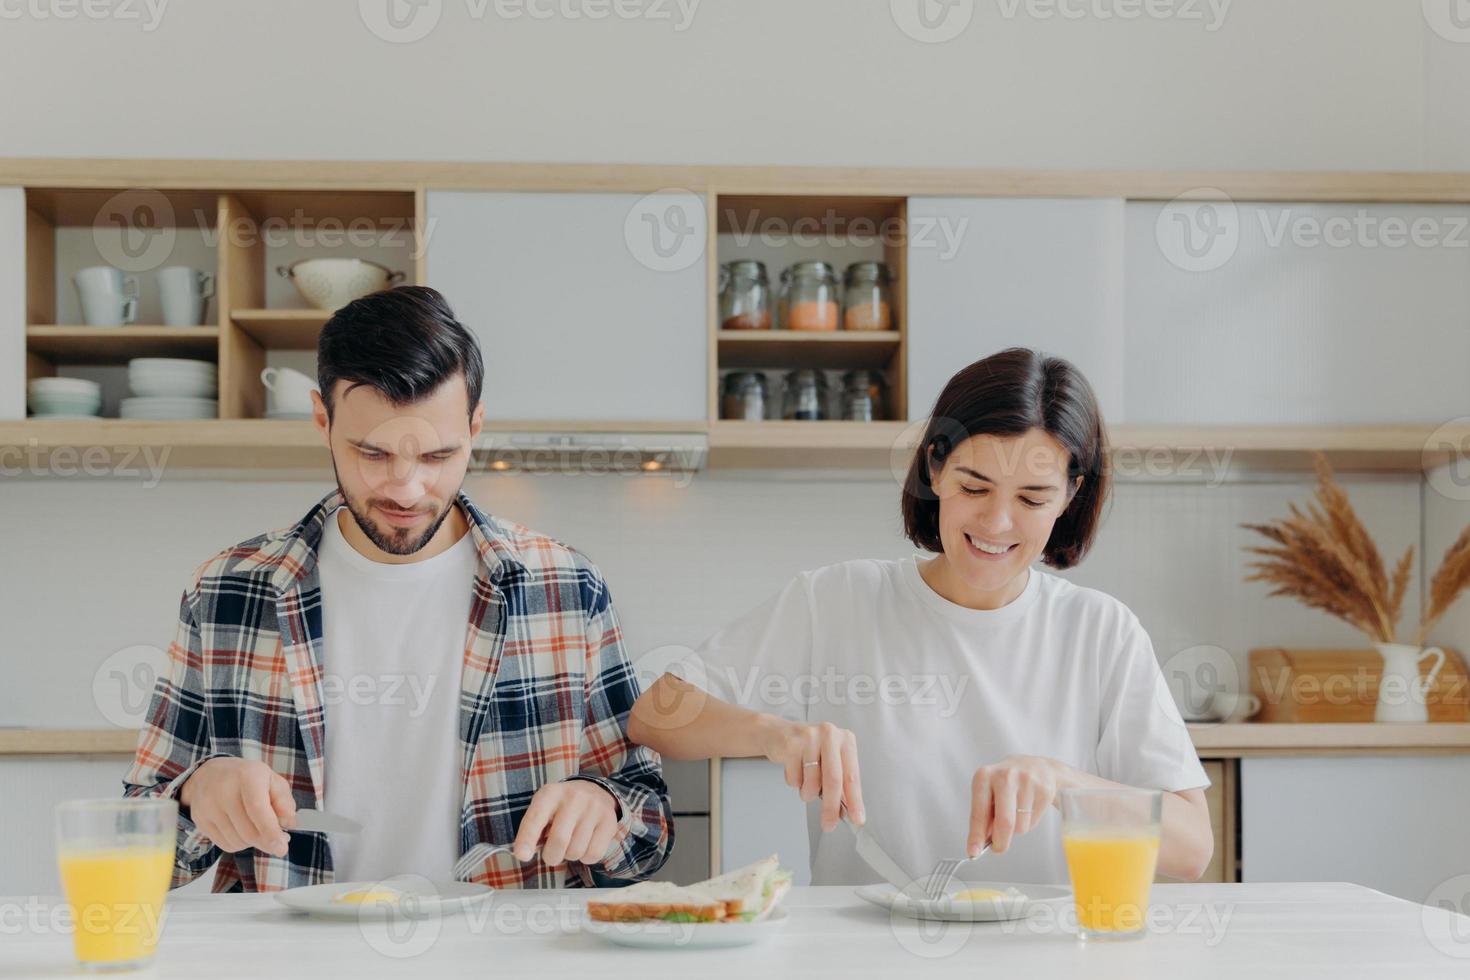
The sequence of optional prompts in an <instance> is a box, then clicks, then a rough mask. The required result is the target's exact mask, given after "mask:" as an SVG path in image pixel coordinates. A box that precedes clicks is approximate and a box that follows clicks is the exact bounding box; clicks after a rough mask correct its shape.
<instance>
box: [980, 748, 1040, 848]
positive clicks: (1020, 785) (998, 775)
mask: <svg viewBox="0 0 1470 980" xmlns="http://www.w3.org/2000/svg"><path fill="white" fill-rule="evenodd" d="M1056 767H1057V763H1055V762H1053V761H1052V760H1051V759H1044V758H1042V757H1040V756H1035V755H1011V756H1006V757H1005V758H1004V759H1002V760H1001V761H1000V762H997V763H996V764H995V765H991V766H981V767H980V768H979V769H977V770H975V776H974V778H973V779H972V780H971V781H970V839H969V843H968V846H967V849H966V851H965V853H966V854H968V855H970V856H971V857H974V856H975V855H976V854H978V853H979V852H980V848H981V847H983V846H984V844H985V841H986V840H989V841H990V849H991V850H993V851H994V852H995V853H997V854H1002V853H1004V852H1005V850H1006V848H1008V847H1010V846H1011V838H1012V837H1014V836H1017V835H1019V834H1024V833H1027V832H1028V831H1030V830H1031V829H1032V828H1033V827H1035V826H1036V825H1037V824H1038V823H1039V822H1040V821H1041V818H1042V815H1043V814H1045V813H1046V808H1047V807H1049V806H1051V805H1052V804H1054V803H1055V802H1056V801H1057V768H1056Z"/></svg>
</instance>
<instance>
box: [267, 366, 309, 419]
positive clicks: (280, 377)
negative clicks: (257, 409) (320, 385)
mask: <svg viewBox="0 0 1470 980" xmlns="http://www.w3.org/2000/svg"><path fill="white" fill-rule="evenodd" d="M260 383H261V384H263V385H265V390H266V391H268V392H269V393H270V394H269V396H268V397H267V399H266V401H267V402H268V404H269V407H270V411H272V412H296V413H305V412H309V411H311V393H312V392H313V391H316V382H314V381H312V380H311V378H309V377H307V376H306V375H304V374H302V373H301V372H300V371H297V370H294V369H292V368H278V367H268V368H266V369H265V370H264V371H261V372H260Z"/></svg>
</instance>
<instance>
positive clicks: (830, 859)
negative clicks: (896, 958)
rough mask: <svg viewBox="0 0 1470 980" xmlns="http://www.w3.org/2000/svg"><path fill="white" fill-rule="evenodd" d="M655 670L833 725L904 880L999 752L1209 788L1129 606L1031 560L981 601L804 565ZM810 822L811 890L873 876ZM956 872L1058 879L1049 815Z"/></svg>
mask: <svg viewBox="0 0 1470 980" xmlns="http://www.w3.org/2000/svg"><path fill="white" fill-rule="evenodd" d="M672 672H673V673H675V674H677V675H679V676H682V677H683V678H684V679H685V680H688V681H690V682H691V683H693V684H696V685H698V686H700V687H702V688H704V689H705V690H707V691H709V692H710V693H711V694H713V695H715V696H716V697H719V698H720V699H722V700H724V701H729V702H731V703H733V704H738V705H741V706H742V707H745V708H749V709H751V710H755V711H764V712H770V713H773V714H777V715H780V716H782V717H785V718H789V719H792V720H795V721H802V722H808V723H813V724H815V723H819V722H823V721H830V722H832V723H833V724H835V725H838V726H840V727H842V728H846V729H850V730H851V731H852V732H853V733H854V734H855V735H856V736H857V745H858V757H859V760H860V764H861V769H862V782H863V801H864V805H865V808H866V811H867V824H868V827H869V829H870V830H871V831H872V833H873V835H874V836H875V837H876V838H877V839H878V841H879V843H881V844H882V845H883V847H884V849H885V850H887V851H888V853H889V854H890V855H891V856H892V857H893V858H894V859H895V860H896V861H898V863H899V864H900V865H901V866H902V867H903V868H904V869H905V870H906V871H908V872H909V873H911V874H914V875H920V874H923V873H924V872H926V871H927V870H928V869H929V868H931V867H932V866H933V865H934V862H935V861H937V860H939V859H941V858H948V857H957V856H960V855H963V854H964V852H965V845H966V842H967V839H968V835H969V820H970V780H971V777H972V776H973V775H974V772H975V770H976V769H978V768H979V767H980V766H982V765H987V764H989V763H994V762H998V761H1000V760H1001V759H1003V758H1004V757H1006V756H1007V755H1012V754H1022V755H1037V756H1046V757H1050V758H1053V759H1057V760H1059V761H1061V762H1063V763H1066V764H1067V765H1069V766H1072V767H1074V768H1077V769H1082V770H1085V771H1087V772H1090V773H1095V774H1097V775H1099V776H1102V777H1103V778H1105V779H1110V780H1113V781H1116V782H1119V783H1126V784H1128V785H1130V786H1138V787H1147V788H1152V789H1161V790H1167V791H1176V790H1184V789H1194V788H1198V787H1204V786H1208V785H1209V778H1208V777H1207V776H1206V775H1205V772H1204V769H1203V767H1202V766H1201V765H1200V763H1199V758H1198V756H1197V755H1196V754H1195V750H1194V746H1193V744H1192V743H1191V741H1190V738H1189V734H1188V731H1187V730H1186V728H1185V726H1184V722H1183V721H1182V720H1181V718H1180V716H1179V711H1178V709H1177V708H1176V707H1175V704H1174V700H1173V698H1172V697H1171V696H1170V694H1169V691H1168V688H1167V686H1166V685H1165V683H1164V679H1163V675H1162V672H1161V671H1160V670H1159V665H1158V661H1157V660H1156V659H1155V657H1154V651H1153V645H1152V643H1150V641H1149V638H1148V634H1147V633H1145V632H1144V630H1143V627H1142V626H1141V625H1140V624H1139V622H1138V619H1137V617H1135V616H1134V615H1133V613H1132V612H1131V611H1130V610H1129V609H1128V607H1127V606H1125V605H1123V603H1121V602H1119V601H1118V600H1117V599H1114V598H1113V597H1112V596H1109V595H1107V594H1106V593H1103V592H1099V591H1097V590H1095V589H1089V588H1084V587H1081V586H1078V585H1074V584H1073V583H1071V582H1069V581H1067V580H1066V579H1064V578H1061V577H1059V576H1057V575H1052V574H1048V573H1046V572H1043V571H1040V570H1038V569H1036V568H1032V569H1030V571H1029V575H1028V579H1027V582H1026V586H1025V588H1024V590H1023V591H1022V593H1021V595H1020V596H1018V597H1017V598H1016V599H1015V600H1013V601H1012V602H1010V603H1009V604H1007V605H1005V606H1002V607H1001V608H999V609H992V610H977V609H969V608H967V607H964V606H960V605H956V604H955V603H952V602H950V601H949V600H947V599H945V598H944V597H943V596H941V595H939V594H938V593H937V592H935V591H934V590H933V589H932V588H931V587H930V586H929V585H928V583H926V582H925V581H924V579H923V577H922V576H921V575H920V573H919V569H918V564H917V560H916V559H915V558H909V559H905V560H902V561H875V560H858V561H849V562H843V563H841V564H837V565H829V566H827V567H825V568H819V569H817V570H815V571H811V572H803V573H802V574H800V575H798V576H797V577H796V578H795V579H793V580H792V581H791V582H790V583H789V584H788V585H787V586H786V587H785V588H784V589H783V590H782V591H781V592H780V593H778V594H777V595H776V596H774V597H773V598H771V599H770V600H768V601H767V602H765V603H763V604H762V605H761V606H759V607H757V608H756V609H754V610H753V611H751V612H750V613H748V614H747V615H745V616H744V617H742V618H741V619H739V620H737V621H736V622H734V623H732V624H730V625H729V626H727V627H725V628H724V629H722V630H720V631H719V632H718V633H716V634H715V635H714V636H713V637H711V638H710V639H709V640H708V641H706V642H705V644H704V645H703V646H702V647H701V648H700V650H699V651H698V654H697V655H696V656H694V657H691V658H689V659H688V660H687V661H686V662H685V663H684V664H681V665H679V666H677V667H675V668H674V669H673V670H672ZM819 819H820V813H819V810H818V808H817V806H816V805H815V804H813V805H811V806H810V807H809V808H808V830H809V834H810V836H811V843H812V881H813V883H814V884H827V885H831V884H860V883H865V882H872V881H876V880H878V876H877V875H876V874H875V873H874V872H873V871H872V870H871V869H870V868H868V866H867V865H866V864H865V863H864V862H863V861H862V859H861V858H859V857H858V856H857V853H856V850H855V849H854V841H853V835H852V834H851V833H850V832H849V831H848V830H847V828H846V827H843V826H839V827H838V828H837V830H835V831H832V832H831V833H826V834H823V833H822V832H821V828H820V826H819ZM961 876H962V877H966V878H970V879H972V880H974V879H986V880H1000V881H1018V882H1045V883H1062V882H1065V881H1066V863H1065V860H1064V857H1063V854H1062V843H1061V817H1060V814H1059V812H1058V811H1057V810H1056V809H1055V808H1049V809H1048V811H1047V813H1046V814H1045V815H1044V817H1043V818H1042V819H1041V822H1040V823H1039V824H1038V825H1037V826H1036V827H1035V828H1034V829H1033V830H1032V831H1031V832H1030V833H1028V834H1026V835H1024V836H1021V837H1018V838H1016V839H1015V840H1013V841H1012V844H1011V846H1010V848H1009V849H1008V850H1007V851H1006V853H1004V854H989V855H987V856H986V857H985V858H984V859H982V860H981V861H977V862H975V863H974V864H972V865H967V866H966V868H965V869H963V870H962V874H961Z"/></svg>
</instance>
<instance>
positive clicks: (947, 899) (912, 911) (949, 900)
mask: <svg viewBox="0 0 1470 980" xmlns="http://www.w3.org/2000/svg"><path fill="white" fill-rule="evenodd" d="M958 884H959V885H960V887H959V888H958V889H956V890H954V891H952V892H950V893H949V894H948V895H945V896H944V897H943V898H936V899H930V898H925V897H924V896H923V895H921V894H908V893H905V892H901V891H899V890H898V889H897V888H894V887H893V886H892V885H890V884H886V883H885V884H881V885H864V886H862V887H861V888H859V889H857V896H858V898H861V899H862V900H863V901H865V902H871V903H872V904H873V905H876V906H878V907H879V908H885V909H888V910H889V911H891V912H893V913H894V914H896V915H902V916H907V917H908V918H910V919H931V920H937V921H941V922H1004V921H1006V920H1008V919H1020V918H1023V917H1025V916H1026V915H1027V914H1028V913H1029V912H1030V911H1031V908H1032V906H1034V905H1035V904H1036V903H1038V902H1055V901H1060V900H1062V899H1067V898H1070V897H1071V896H1072V892H1071V889H1068V888H1063V887H1061V886H1059V885H1013V884H1008V883H1006V882H998V881H974V882H968V881H967V882H960V883H958Z"/></svg>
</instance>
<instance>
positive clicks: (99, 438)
mask: <svg viewBox="0 0 1470 980" xmlns="http://www.w3.org/2000/svg"><path fill="white" fill-rule="evenodd" d="M490 428H491V429H492V430H495V431H505V432H513V431H514V432H522V431H537V432H573V433H575V432H622V431H645V432H646V431H679V432H688V431H692V430H699V429H701V428H703V426H701V425H690V424H687V423H679V424H664V423H634V422H621V423H620V422H617V421H616V420H604V421H595V422H594V421H586V422H546V421H541V422H527V421H521V422H517V421H514V420H501V421H500V422H498V423H496V424H495V425H493V426H491V427H490ZM708 431H709V443H710V466H712V467H717V468H730V467H742V468H744V467H751V468H769V467H787V468H797V469H805V468H829V467H841V468H855V469H884V470H890V471H902V470H904V469H906V468H907V466H908V461H909V458H910V454H911V453H912V452H913V448H914V446H915V445H916V444H917V442H918V440H919V438H920V437H921V436H922V434H923V423H922V422H846V421H826V422H786V421H769V422H738V421H719V422H714V423H712V424H711V425H710V426H709V430H708ZM1436 435H1437V438H1436V439H1435V440H1434V445H1435V446H1439V445H1440V442H1439V440H1440V439H1443V440H1446V443H1447V444H1448V445H1465V444H1470V426H1463V427H1456V428H1454V429H1443V428H1439V427H1436V426H1429V425H1422V426H1415V425H1400V426H1348V427H1337V426H1320V427H1316V426H1302V427H1266V426H1258V427H1242V428H1233V427H1223V426H1222V427H1218V428H1179V429H1176V428H1168V427H1147V428H1132V427H1128V426H1119V427H1117V428H1116V429H1114V430H1113V432H1112V439H1113V465H1114V475H1115V477H1116V478H1118V479H1120V480H1127V479H1139V478H1143V479H1148V478H1164V479H1171V478H1172V479H1178V480H1181V481H1192V482H1199V481H1201V480H1211V479H1215V478H1220V477H1223V476H1228V475H1230V474H1233V473H1238V472H1242V471H1253V470H1261V469H1268V470H1285V471H1290V472H1302V473H1305V472H1307V471H1309V470H1310V469H1311V466H1312V454H1313V453H1314V452H1316V451H1319V450H1320V451H1323V452H1326V453H1327V455H1328V458H1329V459H1330V460H1332V462H1333V465H1334V466H1337V467H1338V468H1340V469H1343V470H1347V471H1354V472H1364V471H1367V472H1374V471H1378V472H1399V473H1419V472H1422V471H1423V470H1424V469H1426V468H1427V467H1428V466H1432V465H1437V464H1439V463H1442V462H1445V461H1446V460H1447V459H1448V458H1449V450H1448V449H1447V448H1444V447H1441V448H1432V447H1431V448H1430V449H1428V450H1426V447H1427V446H1431V436H1436ZM5 446H19V447H30V448H31V449H32V450H34V451H36V452H39V453H42V454H44V453H46V452H48V451H49V450H51V449H54V448H57V447H63V446H65V447H73V448H78V449H80V448H86V447H88V446H104V447H109V446H110V447H126V446H150V447H155V448H159V449H163V448H167V449H168V450H169V452H170V456H169V461H170V462H171V463H173V464H175V465H180V466H208V467H229V468H238V469H249V468H257V467H258V468H297V467H300V466H313V467H315V466H322V465H325V464H326V461H327V457H326V452H325V450H324V449H323V448H322V446H321V444H320V441H319V438H318V436H317V433H316V430H315V429H314V428H313V427H312V425H311V423H310V422H306V421H294V420H293V421H276V420H269V419H208V420H201V421H187V422H152V421H135V420H128V419H56V420H48V419H24V420H15V421H0V447H5Z"/></svg>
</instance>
